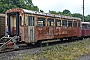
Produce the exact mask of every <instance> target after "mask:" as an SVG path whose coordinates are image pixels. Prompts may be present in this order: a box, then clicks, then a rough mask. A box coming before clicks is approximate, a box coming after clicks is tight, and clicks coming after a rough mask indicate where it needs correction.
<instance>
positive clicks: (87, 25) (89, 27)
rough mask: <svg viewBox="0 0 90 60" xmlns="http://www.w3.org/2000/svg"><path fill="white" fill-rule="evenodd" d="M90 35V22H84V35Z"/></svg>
mask: <svg viewBox="0 0 90 60" xmlns="http://www.w3.org/2000/svg"><path fill="white" fill-rule="evenodd" d="M89 36H90V22H82V37H89Z"/></svg>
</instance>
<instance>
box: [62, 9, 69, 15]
mask: <svg viewBox="0 0 90 60" xmlns="http://www.w3.org/2000/svg"><path fill="white" fill-rule="evenodd" d="M70 13H71V12H70V11H69V10H67V9H65V10H63V12H62V14H70Z"/></svg>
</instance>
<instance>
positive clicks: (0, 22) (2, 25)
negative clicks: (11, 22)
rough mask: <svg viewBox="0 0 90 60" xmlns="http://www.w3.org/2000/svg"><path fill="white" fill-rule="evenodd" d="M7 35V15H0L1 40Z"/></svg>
mask: <svg viewBox="0 0 90 60" xmlns="http://www.w3.org/2000/svg"><path fill="white" fill-rule="evenodd" d="M4 35H5V14H0V38H1V37H3V36H4Z"/></svg>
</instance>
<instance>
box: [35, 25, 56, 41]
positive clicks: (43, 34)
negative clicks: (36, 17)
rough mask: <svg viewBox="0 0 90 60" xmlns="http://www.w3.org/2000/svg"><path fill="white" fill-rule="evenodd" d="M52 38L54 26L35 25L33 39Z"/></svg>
mask: <svg viewBox="0 0 90 60" xmlns="http://www.w3.org/2000/svg"><path fill="white" fill-rule="evenodd" d="M46 39H54V27H48V26H43V27H39V26H36V27H35V41H38V40H46Z"/></svg>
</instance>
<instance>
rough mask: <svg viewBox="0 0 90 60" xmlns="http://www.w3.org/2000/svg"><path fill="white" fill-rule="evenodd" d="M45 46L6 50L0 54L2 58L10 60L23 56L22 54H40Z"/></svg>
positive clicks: (0, 58) (0, 59) (2, 59)
mask: <svg viewBox="0 0 90 60" xmlns="http://www.w3.org/2000/svg"><path fill="white" fill-rule="evenodd" d="M42 50H43V48H42V47H40V48H33V49H26V50H20V51H13V52H6V53H1V54H0V60H10V59H13V58H21V57H22V54H24V53H25V54H38V53H40V52H42Z"/></svg>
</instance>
